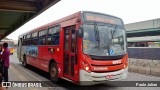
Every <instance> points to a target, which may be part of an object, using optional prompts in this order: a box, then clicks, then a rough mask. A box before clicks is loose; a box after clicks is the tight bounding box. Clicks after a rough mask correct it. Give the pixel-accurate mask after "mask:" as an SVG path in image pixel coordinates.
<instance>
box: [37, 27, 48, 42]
mask: <svg viewBox="0 0 160 90" xmlns="http://www.w3.org/2000/svg"><path fill="white" fill-rule="evenodd" d="M46 34H47V30H42V31H39V40H38V45H45V44H46Z"/></svg>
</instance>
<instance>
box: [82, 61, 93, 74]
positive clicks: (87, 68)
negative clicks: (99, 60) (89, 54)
mask: <svg viewBox="0 0 160 90" xmlns="http://www.w3.org/2000/svg"><path fill="white" fill-rule="evenodd" d="M82 66H83V68H84V70H85V71H87V72H91V70H90V67H89V65H88V64H87V63H86V62H82Z"/></svg>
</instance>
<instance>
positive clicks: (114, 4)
mask: <svg viewBox="0 0 160 90" xmlns="http://www.w3.org/2000/svg"><path fill="white" fill-rule="evenodd" d="M159 4H160V0H61V1H60V2H58V3H57V4H55V5H53V6H52V7H50V8H49V9H47V10H46V11H45V12H43V13H41V14H40V15H38V16H37V17H35V18H34V19H32V20H30V21H29V22H27V23H26V24H24V25H23V26H21V27H20V28H18V29H17V30H16V31H14V32H13V33H11V34H10V35H9V36H7V38H9V39H13V40H18V36H19V35H20V34H22V33H25V32H28V31H30V30H32V29H34V28H37V27H39V26H41V25H44V24H47V23H49V22H52V21H55V20H58V19H60V18H63V17H65V16H68V15H70V14H73V13H75V12H77V11H95V12H101V13H105V14H110V15H114V16H117V17H120V18H122V20H123V21H124V23H125V24H128V23H134V22H140V21H145V20H150V19H156V18H160V11H159V8H160V5H159Z"/></svg>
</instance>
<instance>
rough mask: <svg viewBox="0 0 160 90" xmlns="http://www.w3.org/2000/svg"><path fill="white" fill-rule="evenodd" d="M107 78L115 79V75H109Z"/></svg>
mask: <svg viewBox="0 0 160 90" xmlns="http://www.w3.org/2000/svg"><path fill="white" fill-rule="evenodd" d="M106 78H107V79H113V78H114V75H107V76H106Z"/></svg>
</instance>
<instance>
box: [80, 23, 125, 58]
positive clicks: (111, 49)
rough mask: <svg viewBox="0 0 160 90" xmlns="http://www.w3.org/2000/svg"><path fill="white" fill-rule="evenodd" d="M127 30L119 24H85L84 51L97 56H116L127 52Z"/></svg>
mask: <svg viewBox="0 0 160 90" xmlns="http://www.w3.org/2000/svg"><path fill="white" fill-rule="evenodd" d="M125 44H126V39H125V30H124V29H123V28H120V27H117V26H107V25H98V24H84V25H83V53H84V54H88V55H95V56H116V55H124V54H125V53H126V46H125Z"/></svg>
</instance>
